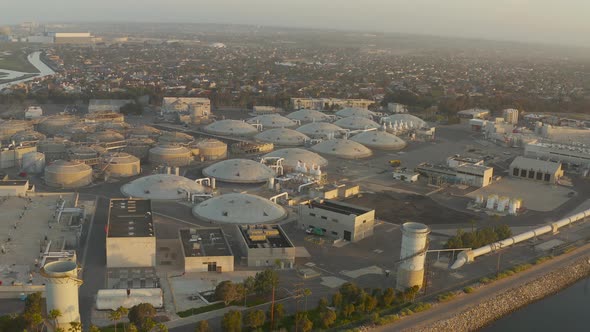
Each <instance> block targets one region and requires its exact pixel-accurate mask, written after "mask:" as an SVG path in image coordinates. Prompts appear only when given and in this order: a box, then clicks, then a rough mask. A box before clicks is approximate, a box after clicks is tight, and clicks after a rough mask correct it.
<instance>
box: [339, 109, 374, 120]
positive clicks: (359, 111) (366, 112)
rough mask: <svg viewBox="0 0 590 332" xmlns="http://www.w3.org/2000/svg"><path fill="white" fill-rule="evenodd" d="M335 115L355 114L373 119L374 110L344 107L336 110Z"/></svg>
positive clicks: (346, 116) (343, 116)
mask: <svg viewBox="0 0 590 332" xmlns="http://www.w3.org/2000/svg"><path fill="white" fill-rule="evenodd" d="M336 115H338V116H339V117H342V118H348V117H351V116H357V117H361V118H367V119H373V117H374V116H375V112H371V111H369V110H366V109H362V108H345V109H342V110H340V111H338V112H336Z"/></svg>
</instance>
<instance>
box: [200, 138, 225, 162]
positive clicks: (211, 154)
mask: <svg viewBox="0 0 590 332" xmlns="http://www.w3.org/2000/svg"><path fill="white" fill-rule="evenodd" d="M197 148H198V149H199V156H200V157H201V159H203V160H220V159H225V158H226V157H227V144H225V143H224V142H222V141H219V140H216V139H207V140H203V141H200V142H198V143H197Z"/></svg>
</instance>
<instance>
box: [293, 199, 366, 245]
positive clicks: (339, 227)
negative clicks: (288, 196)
mask: <svg viewBox="0 0 590 332" xmlns="http://www.w3.org/2000/svg"><path fill="white" fill-rule="evenodd" d="M297 224H298V225H299V226H300V227H301V228H302V229H310V228H313V229H320V230H321V233H322V234H324V235H326V236H330V237H334V238H337V239H343V240H345V241H350V242H356V241H359V240H362V239H364V238H366V237H369V236H371V235H373V228H374V227H375V210H372V209H368V208H364V207H360V206H356V205H352V204H347V203H343V202H339V201H333V200H323V201H319V202H318V201H315V200H312V201H309V202H307V203H302V204H300V205H299V219H298V220H297Z"/></svg>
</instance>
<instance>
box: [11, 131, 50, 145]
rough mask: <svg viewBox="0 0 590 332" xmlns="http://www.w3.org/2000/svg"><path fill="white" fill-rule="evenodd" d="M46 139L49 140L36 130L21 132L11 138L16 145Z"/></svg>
mask: <svg viewBox="0 0 590 332" xmlns="http://www.w3.org/2000/svg"><path fill="white" fill-rule="evenodd" d="M45 138H47V137H46V136H45V135H43V134H41V133H40V132H37V131H34V130H24V131H19V132H18V133H16V134H14V135H12V137H10V139H11V140H12V141H14V143H16V144H20V143H24V142H39V141H41V140H44V139H45Z"/></svg>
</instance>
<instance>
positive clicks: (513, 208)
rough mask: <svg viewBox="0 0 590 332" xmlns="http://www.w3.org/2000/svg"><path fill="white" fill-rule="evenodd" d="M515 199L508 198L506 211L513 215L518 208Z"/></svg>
mask: <svg viewBox="0 0 590 332" xmlns="http://www.w3.org/2000/svg"><path fill="white" fill-rule="evenodd" d="M516 204H517V203H516V200H515V199H512V200H510V205H509V206H508V213H509V214H511V215H513V216H515V215H516V211H517V210H518V208H517V207H516Z"/></svg>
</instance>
